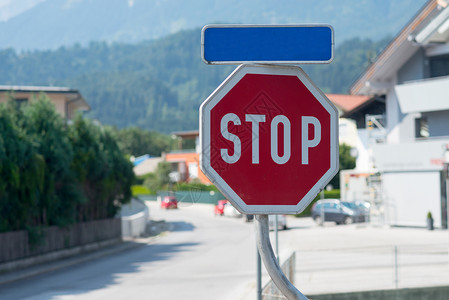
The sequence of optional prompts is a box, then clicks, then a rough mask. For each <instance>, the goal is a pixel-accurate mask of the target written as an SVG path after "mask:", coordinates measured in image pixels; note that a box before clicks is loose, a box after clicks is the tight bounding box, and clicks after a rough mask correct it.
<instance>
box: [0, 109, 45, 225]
mask: <svg viewBox="0 0 449 300" xmlns="http://www.w3.org/2000/svg"><path fill="white" fill-rule="evenodd" d="M14 106H15V103H11V102H9V103H8V104H6V105H5V104H0V178H1V181H0V216H1V218H0V232H4V231H10V230H19V229H24V228H25V227H30V226H34V225H36V224H37V223H38V220H37V205H38V202H39V195H40V194H41V193H42V191H43V178H44V172H45V162H44V159H43V157H42V156H41V155H40V154H38V153H37V152H36V151H35V148H34V147H33V145H32V142H31V140H30V139H29V137H28V136H26V134H25V132H24V131H23V130H22V129H21V128H20V127H19V126H18V124H17V114H18V111H17V109H16V107H14Z"/></svg>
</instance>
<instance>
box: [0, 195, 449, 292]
mask: <svg viewBox="0 0 449 300" xmlns="http://www.w3.org/2000/svg"><path fill="white" fill-rule="evenodd" d="M150 216H151V218H152V219H153V220H155V221H161V220H165V221H166V224H169V225H170V226H171V231H170V232H168V233H165V234H162V235H160V236H158V237H156V238H154V237H153V238H149V239H141V240H137V241H133V242H128V243H124V244H122V245H119V246H117V247H113V248H111V249H105V250H102V251H97V252H96V253H92V254H89V255H91V257H89V255H83V256H81V257H75V258H72V259H68V260H64V261H59V262H55V263H53V264H46V265H42V266H38V267H36V268H35V269H37V270H35V272H34V274H31V275H34V276H31V275H29V276H22V277H21V278H22V279H21V280H16V281H11V280H10V281H9V283H5V282H8V281H7V280H6V281H5V280H4V279H5V278H6V277H5V276H13V277H14V275H15V274H16V275H17V274H19V273H20V272H26V271H27V270H22V271H20V272H13V273H10V274H3V275H1V276H0V299H2V300H3V299H38V300H41V299H105V298H108V299H111V300H113V299H126V298H128V299H187V300H188V299H242V300H247V299H256V258H255V257H256V255H255V254H256V250H255V236H254V228H253V224H251V223H245V222H244V221H243V220H242V219H235V218H226V217H215V216H213V208H212V206H208V205H200V204H193V205H190V206H187V207H185V206H184V207H181V208H180V209H178V210H170V211H165V210H160V209H159V208H158V207H157V206H156V204H155V203H150ZM287 222H288V227H289V229H288V230H285V231H279V235H278V236H279V253H280V260H281V262H282V261H283V260H285V259H286V258H287V257H288V256H289V255H290V253H292V252H293V251H294V252H296V272H295V281H294V284H295V286H296V287H297V288H298V289H299V290H300V291H301V292H302V293H304V294H306V295H308V296H313V295H317V294H326V293H335V292H343V293H344V292H351V291H361V290H378V289H394V288H411V287H421V286H447V285H449V254H448V245H449V233H448V231H446V230H434V231H428V230H425V229H423V228H389V227H385V226H380V224H371V225H366V224H352V225H344V226H337V225H335V224H332V223H325V225H324V226H318V225H316V224H315V223H314V222H313V221H312V220H311V219H310V218H301V219H298V218H293V217H288V218H287ZM158 224H160V222H158ZM271 239H272V243H273V244H275V236H274V233H273V232H272V233H271ZM63 263H66V264H65V265H64V264H63ZM39 268H40V270H39ZM36 274H38V276H36ZM23 278H25V279H23ZM2 279H3V281H2ZM268 281H269V277H268V276H267V275H266V272H265V271H264V274H263V284H265V283H266V282H268ZM2 282H3V284H2Z"/></svg>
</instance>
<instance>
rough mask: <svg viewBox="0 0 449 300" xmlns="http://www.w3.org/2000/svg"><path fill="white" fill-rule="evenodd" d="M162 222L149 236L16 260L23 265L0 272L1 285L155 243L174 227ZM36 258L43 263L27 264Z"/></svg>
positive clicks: (17, 263)
mask: <svg viewBox="0 0 449 300" xmlns="http://www.w3.org/2000/svg"><path fill="white" fill-rule="evenodd" d="M161 223H162V224H164V226H158V227H159V228H160V229H161V231H159V232H158V233H154V232H153V233H152V235H151V236H148V237H139V238H124V239H122V240H121V241H117V242H116V243H114V241H106V242H100V243H94V244H89V245H84V246H80V247H76V248H74V249H66V250H61V251H56V252H52V253H49V254H45V255H42V256H48V258H38V257H33V258H28V259H24V260H23V261H19V262H14V263H15V264H16V265H18V266H19V268H20V265H21V264H22V266H23V267H22V268H20V269H19V268H18V269H16V270H11V271H5V272H3V273H0V286H2V285H6V284H9V283H13V282H15V281H19V280H23V279H27V278H30V277H34V276H37V275H41V274H45V273H49V272H53V271H56V270H60V269H63V268H67V267H70V266H73V265H76V264H80V263H84V262H88V261H92V260H95V259H99V258H102V257H106V256H109V255H113V254H117V253H121V252H125V251H129V250H132V249H136V248H139V247H142V246H145V245H148V244H152V243H155V242H156V241H157V240H159V238H161V237H162V236H164V235H165V234H166V233H167V232H169V231H171V230H172V229H173V225H172V224H167V223H165V221H162V222H161V221H159V224H161ZM102 245H103V247H102ZM51 257H52V258H51ZM36 259H37V260H38V261H39V259H42V260H41V263H37V264H36V265H33V266H26V265H27V264H28V265H29V264H30V263H29V262H26V260H36ZM50 260H52V261H50ZM6 264H7V263H6ZM6 264H5V265H6Z"/></svg>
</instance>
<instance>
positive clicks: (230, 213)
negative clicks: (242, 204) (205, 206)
mask: <svg viewBox="0 0 449 300" xmlns="http://www.w3.org/2000/svg"><path fill="white" fill-rule="evenodd" d="M223 215H225V216H227V217H234V218H240V217H241V216H242V214H241V213H240V212H239V211H238V210H237V209H235V207H234V206H232V204H231V203H229V202H228V203H226V204H225V206H224V209H223Z"/></svg>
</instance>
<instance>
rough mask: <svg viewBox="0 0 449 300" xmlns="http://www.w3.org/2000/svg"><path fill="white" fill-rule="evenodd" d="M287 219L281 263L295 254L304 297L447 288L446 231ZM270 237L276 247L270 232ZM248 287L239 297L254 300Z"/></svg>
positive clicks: (281, 236)
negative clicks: (287, 227)
mask: <svg viewBox="0 0 449 300" xmlns="http://www.w3.org/2000/svg"><path fill="white" fill-rule="evenodd" d="M287 222H288V226H289V227H290V228H291V229H290V230H287V231H280V232H279V252H280V259H281V263H282V261H283V260H285V259H286V258H287V257H285V256H287V255H288V253H291V252H293V251H295V252H296V272H295V282H294V285H295V286H296V287H297V288H298V289H299V290H300V291H301V292H302V293H303V294H305V295H307V296H313V295H320V294H332V293H348V292H357V291H372V290H391V289H396V288H398V289H404V288H406V289H410V288H419V287H432V286H449V253H448V250H449V243H448V241H449V233H448V231H447V230H434V231H428V230H426V229H423V228H397V227H391V228H390V227H375V226H370V225H367V224H353V225H346V226H336V225H335V224H333V223H326V224H325V226H323V227H321V226H317V225H316V224H315V223H314V222H313V220H312V219H310V218H294V217H288V221H287ZM270 238H271V242H272V245H275V240H274V233H271V234H270ZM283 256H284V257H283ZM262 268H263V269H264V267H262ZM264 271H265V270H264ZM265 281H266V280H264V282H263V283H265ZM246 287H247V290H246V291H245V292H244V294H242V296H241V298H240V299H245V300H249V299H255V297H256V296H255V295H256V290H255V283H254V284H252V285H251V284H250V283H248V284H247V285H246ZM249 287H251V291H248V289H249Z"/></svg>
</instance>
